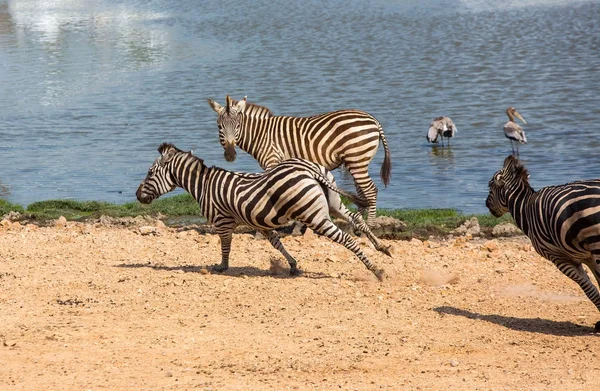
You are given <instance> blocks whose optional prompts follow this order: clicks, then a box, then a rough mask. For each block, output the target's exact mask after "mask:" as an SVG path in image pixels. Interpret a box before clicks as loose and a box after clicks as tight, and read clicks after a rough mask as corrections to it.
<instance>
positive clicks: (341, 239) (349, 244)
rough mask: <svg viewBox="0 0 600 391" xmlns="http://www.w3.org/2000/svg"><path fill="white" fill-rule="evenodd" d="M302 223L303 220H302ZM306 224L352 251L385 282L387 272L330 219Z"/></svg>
mask: <svg viewBox="0 0 600 391" xmlns="http://www.w3.org/2000/svg"><path fill="white" fill-rule="evenodd" d="M300 221H301V220H300ZM302 222H303V223H305V224H306V225H307V226H308V227H309V228H310V229H312V230H313V231H314V232H315V233H317V234H319V235H323V236H326V237H328V238H329V239H331V240H333V241H334V242H336V243H339V244H341V245H342V246H344V247H346V248H347V249H348V250H350V251H352V252H353V253H354V254H355V255H356V256H357V257H358V259H360V260H361V262H362V263H363V264H364V265H365V266H366V267H367V269H369V270H370V271H371V272H372V273H373V274H375V276H376V277H377V279H379V281H383V279H384V278H385V271H384V270H383V269H380V268H378V267H377V266H376V265H375V264H373V263H372V262H371V261H370V260H369V258H367V256H366V255H365V254H364V253H363V252H362V251H361V250H360V247H359V246H358V243H356V241H355V240H354V239H352V237H351V236H350V235H348V234H347V233H345V232H344V231H342V230H341V229H339V228H338V227H337V226H336V225H335V224H333V222H332V221H331V220H329V218H324V219H322V220H320V221H318V219H315V220H313V221H302Z"/></svg>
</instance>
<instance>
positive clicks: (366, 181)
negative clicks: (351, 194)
mask: <svg viewBox="0 0 600 391" xmlns="http://www.w3.org/2000/svg"><path fill="white" fill-rule="evenodd" d="M346 167H348V171H350V174H352V177H353V178H354V185H355V186H356V191H357V192H358V194H359V195H361V196H363V197H364V198H365V199H366V200H367V203H368V206H367V224H369V225H372V222H373V220H374V219H375V216H376V212H377V192H378V190H377V186H375V182H373V180H372V179H371V177H369V171H368V165H360V166H354V165H352V163H349V162H346ZM359 212H361V213H362V210H360V211H359Z"/></svg>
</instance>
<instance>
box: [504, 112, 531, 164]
mask: <svg viewBox="0 0 600 391" xmlns="http://www.w3.org/2000/svg"><path fill="white" fill-rule="evenodd" d="M506 115H508V122H507V123H506V125H504V135H505V136H506V138H507V139H509V140H510V147H511V148H512V153H513V155H514V154H515V147H514V146H513V141H515V142H516V144H517V155H516V156H517V157H519V144H527V137H526V136H525V131H524V130H523V128H522V127H521V126H520V125H519V124H517V123H516V122H515V116H516V117H517V118H518V119H520V120H521V121H523V123H524V124H526V123H527V122H525V120H524V119H523V117H521V114H519V112H518V111H517V110H516V109H515V108H514V107H512V106H511V107H509V108H508V109H506Z"/></svg>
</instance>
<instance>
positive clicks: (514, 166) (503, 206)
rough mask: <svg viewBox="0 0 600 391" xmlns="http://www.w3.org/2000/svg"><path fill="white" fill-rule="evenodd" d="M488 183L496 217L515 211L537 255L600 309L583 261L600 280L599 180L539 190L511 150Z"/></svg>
mask: <svg viewBox="0 0 600 391" xmlns="http://www.w3.org/2000/svg"><path fill="white" fill-rule="evenodd" d="M489 187H490V193H489V195H488V197H487V200H486V202H485V204H486V206H487V207H488V209H489V210H490V212H491V213H492V214H493V215H494V216H496V217H500V216H502V215H503V214H504V213H506V212H510V214H511V215H512V217H513V219H514V220H515V222H516V223H517V226H518V227H519V228H520V229H521V230H522V231H523V232H524V233H525V234H526V235H527V236H528V237H529V239H531V243H532V245H533V247H534V248H535V250H536V251H537V252H538V254H540V255H541V256H543V257H544V258H546V259H548V260H550V261H552V263H554V265H556V267H558V269H559V270H560V271H561V272H562V273H564V274H565V275H566V276H567V277H569V278H570V279H572V280H573V281H575V282H576V283H577V284H579V286H580V287H581V289H583V291H584V292H585V294H586V296H587V297H588V298H589V299H590V300H591V301H592V303H594V304H595V305H596V307H597V308H598V310H600V294H599V293H598V290H597V289H596V287H595V286H594V284H593V283H592V282H591V281H590V279H589V277H588V275H587V273H586V272H585V270H584V269H583V266H582V265H583V264H585V265H587V267H588V268H589V269H590V270H591V271H592V273H593V274H594V277H595V278H596V281H597V282H598V284H599V285H600V180H589V181H579V182H571V183H567V184H565V185H559V186H549V187H544V188H542V189H540V190H538V191H535V190H533V188H532V187H531V186H530V185H529V174H528V172H527V170H526V169H525V167H523V165H522V164H521V163H520V162H519V160H518V159H517V158H516V157H514V156H513V155H511V156H508V157H507V158H506V159H505V160H504V167H503V168H502V169H501V170H499V171H497V172H496V173H495V174H494V177H493V178H492V180H490V183H489ZM596 329H597V330H600V321H599V322H597V323H596Z"/></svg>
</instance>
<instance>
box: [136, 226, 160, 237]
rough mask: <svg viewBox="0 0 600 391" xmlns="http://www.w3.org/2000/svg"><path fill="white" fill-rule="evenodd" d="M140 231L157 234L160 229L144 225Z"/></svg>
mask: <svg viewBox="0 0 600 391" xmlns="http://www.w3.org/2000/svg"><path fill="white" fill-rule="evenodd" d="M138 232H139V233H140V235H157V234H158V229H157V228H156V227H151V226H149V225H144V226H142V227H139V228H138Z"/></svg>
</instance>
